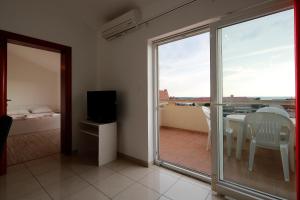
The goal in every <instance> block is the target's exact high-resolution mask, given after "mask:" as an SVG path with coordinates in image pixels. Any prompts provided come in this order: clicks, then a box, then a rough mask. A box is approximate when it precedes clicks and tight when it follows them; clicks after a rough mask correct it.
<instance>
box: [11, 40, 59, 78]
mask: <svg viewBox="0 0 300 200" xmlns="http://www.w3.org/2000/svg"><path fill="white" fill-rule="evenodd" d="M7 53H8V55H9V54H11V55H14V56H17V57H19V58H22V59H24V60H27V61H28V62H30V63H33V64H36V65H38V66H41V67H44V68H46V69H47V70H49V71H52V72H57V73H58V72H59V71H60V54H59V53H55V52H51V51H45V50H41V49H36V48H31V47H25V46H21V45H16V44H11V43H8V45H7Z"/></svg>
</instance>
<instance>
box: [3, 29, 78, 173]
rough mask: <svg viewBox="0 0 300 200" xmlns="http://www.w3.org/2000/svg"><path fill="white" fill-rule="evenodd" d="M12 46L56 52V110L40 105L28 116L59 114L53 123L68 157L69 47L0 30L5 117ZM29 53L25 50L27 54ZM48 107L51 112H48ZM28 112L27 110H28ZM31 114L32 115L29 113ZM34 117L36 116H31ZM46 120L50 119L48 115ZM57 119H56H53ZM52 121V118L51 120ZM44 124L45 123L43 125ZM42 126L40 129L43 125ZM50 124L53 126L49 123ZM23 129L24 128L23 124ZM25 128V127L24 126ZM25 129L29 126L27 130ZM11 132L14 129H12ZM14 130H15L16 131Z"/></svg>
mask: <svg viewBox="0 0 300 200" xmlns="http://www.w3.org/2000/svg"><path fill="white" fill-rule="evenodd" d="M11 46H18V47H20V48H31V49H34V50H41V51H48V52H50V53H55V54H56V55H58V57H59V61H58V65H59V66H58V68H59V69H58V71H59V74H60V75H59V78H58V80H60V84H59V85H58V87H59V90H60V95H59V96H60V97H57V98H59V100H58V102H59V104H60V105H59V106H58V109H57V110H51V108H50V106H48V107H47V106H40V107H35V106H34V108H32V110H31V113H33V112H40V111H43V112H45V111H46V110H47V109H48V110H47V111H48V113H49V112H51V111H54V112H52V114H57V113H55V111H60V116H59V118H60V119H59V120H58V121H57V120H56V123H58V124H60V132H61V134H60V138H59V140H60V145H59V146H60V147H59V149H60V150H59V151H60V152H61V153H63V154H71V152H72V129H71V127H72V124H71V50H72V49H71V47H67V46H64V45H60V44H56V43H52V42H48V41H44V40H40V39H35V38H31V37H27V36H23V35H19V34H15V33H11V32H6V31H1V30H0V80H1V82H0V116H2V115H5V114H8V115H9V114H11V113H9V112H10V111H9V110H8V109H10V108H8V109H7V106H8V107H10V105H9V104H10V103H13V101H14V100H13V99H12V100H13V101H10V99H9V96H10V94H9V91H8V89H9V85H8V78H9V77H8V76H9V69H8V65H9V58H8V56H9V48H10V47H11ZM27 52H28V51H27ZM49 108H50V110H51V111H50V110H49ZM35 109H36V110H35ZM28 110H29V109H28ZM32 111H33V112H32ZM33 114H37V113H33ZM48 117H49V116H48ZM56 117H57V116H56ZM52 119H53V118H52ZM46 124H47V123H46ZM46 124H45V125H43V127H45V126H46ZM52 125H53V124H52ZM23 126H24V125H23ZM25 126H26V125H25ZM26 128H28V127H26ZM12 130H13V127H12ZM15 131H16V130H15ZM8 145H10V144H9V142H8V143H7V144H6V148H5V151H4V152H3V154H2V155H0V175H3V174H5V173H6V169H7V165H8V162H7V161H8V159H7V156H8V153H7V152H8V151H7V150H8V149H9V147H8Z"/></svg>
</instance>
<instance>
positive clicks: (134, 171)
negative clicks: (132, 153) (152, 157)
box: [119, 165, 154, 181]
mask: <svg viewBox="0 0 300 200" xmlns="http://www.w3.org/2000/svg"><path fill="white" fill-rule="evenodd" d="M153 171H154V170H153V169H152V168H148V167H143V166H138V165H135V166H130V167H126V168H125V169H123V170H121V171H120V172H119V173H120V174H123V175H124V176H127V177H128V178H131V179H133V180H136V181H137V180H140V179H141V178H143V177H144V176H146V175H147V174H149V173H151V172H153Z"/></svg>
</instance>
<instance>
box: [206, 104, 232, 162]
mask: <svg viewBox="0 0 300 200" xmlns="http://www.w3.org/2000/svg"><path fill="white" fill-rule="evenodd" d="M202 111H203V113H204V115H205V119H206V122H207V126H208V136H207V145H206V150H209V148H210V145H211V123H210V108H208V107H206V106H202ZM224 125H225V126H224V127H225V128H224V132H225V135H226V145H227V155H228V156H230V155H231V146H232V145H231V142H232V132H233V131H232V129H231V128H229V120H228V119H227V118H226V117H225V118H224Z"/></svg>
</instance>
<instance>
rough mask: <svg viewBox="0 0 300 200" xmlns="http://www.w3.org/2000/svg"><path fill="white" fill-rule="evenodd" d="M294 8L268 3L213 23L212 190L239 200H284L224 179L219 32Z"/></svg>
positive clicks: (279, 0)
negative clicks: (219, 30) (228, 27)
mask: <svg viewBox="0 0 300 200" xmlns="http://www.w3.org/2000/svg"><path fill="white" fill-rule="evenodd" d="M292 8H293V2H292V1H289V0H274V1H269V2H265V3H263V4H261V5H259V6H255V7H253V8H248V9H246V10H242V11H239V12H238V13H233V14H230V15H228V16H226V17H223V18H222V19H221V20H219V21H218V22H215V23H212V24H210V31H211V80H212V82H211V102H212V104H211V105H212V106H211V123H212V124H211V127H212V130H211V131H212V146H213V147H215V148H213V151H212V154H213V155H212V158H213V163H212V165H213V167H212V172H213V173H212V188H213V190H214V191H216V192H218V193H221V194H224V195H228V196H231V197H234V198H236V199H245V200H247V199H259V198H261V199H282V198H280V197H277V196H273V195H271V194H267V193H264V192H260V191H257V190H254V189H253V188H249V187H246V186H241V185H239V184H236V183H233V182H229V181H222V180H221V179H222V177H223V170H222V166H223V159H222V158H221V155H223V117H222V116H223V114H222V109H221V108H222V106H223V102H222V64H221V62H220V55H221V49H220V47H221V45H220V44H221V42H222V41H221V37H220V36H219V35H218V29H221V28H224V27H227V26H231V25H234V24H238V23H242V22H246V21H249V20H253V19H256V18H260V17H263V16H267V15H271V14H274V13H277V12H281V11H285V10H288V9H292Z"/></svg>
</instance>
